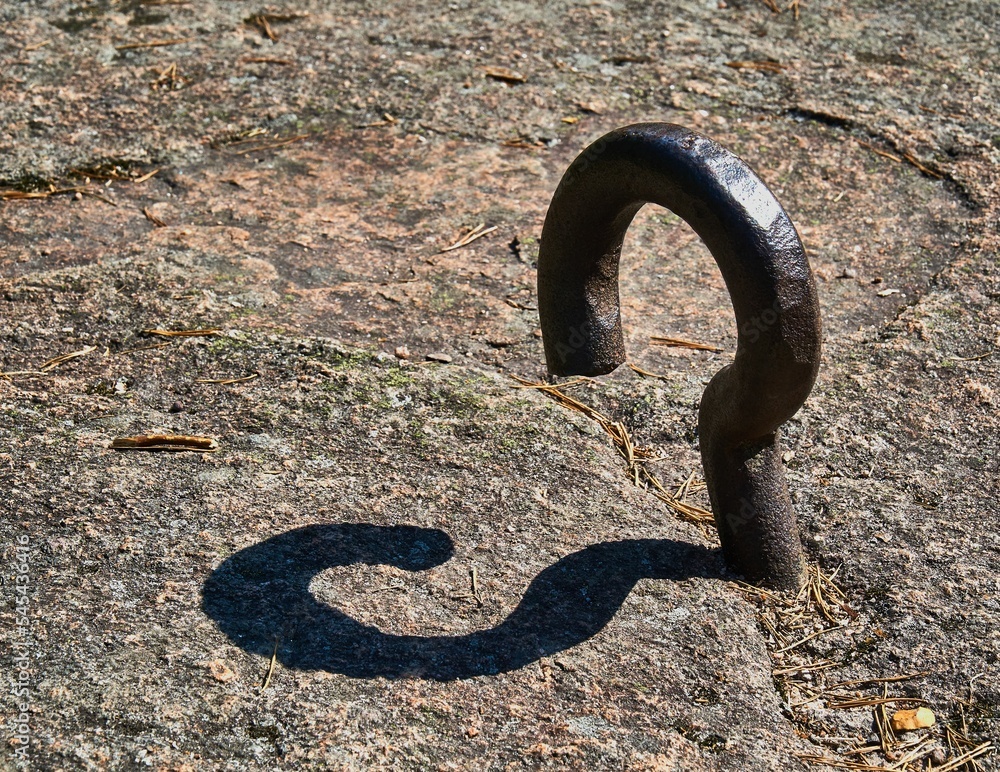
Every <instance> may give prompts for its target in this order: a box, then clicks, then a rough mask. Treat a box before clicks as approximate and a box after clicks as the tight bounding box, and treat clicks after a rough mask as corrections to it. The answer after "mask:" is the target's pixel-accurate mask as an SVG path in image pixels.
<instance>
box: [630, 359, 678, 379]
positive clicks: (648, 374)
mask: <svg viewBox="0 0 1000 772" xmlns="http://www.w3.org/2000/svg"><path fill="white" fill-rule="evenodd" d="M628 368H629V370H631V371H632V372H633V373H638V374H639V375H641V376H642V377H643V378H656V379H657V380H660V381H669V380H670V378H669V377H667V376H666V375H659V374H658V373H651V372H650V371H649V370H643V369H642V368H641V367H639V365H637V364H635V363H633V362H629V363H628Z"/></svg>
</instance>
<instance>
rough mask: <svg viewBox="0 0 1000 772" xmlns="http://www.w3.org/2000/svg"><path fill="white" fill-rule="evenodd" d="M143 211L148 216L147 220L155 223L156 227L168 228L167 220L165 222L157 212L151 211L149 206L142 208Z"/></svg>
mask: <svg viewBox="0 0 1000 772" xmlns="http://www.w3.org/2000/svg"><path fill="white" fill-rule="evenodd" d="M142 213H143V214H144V215H145V216H146V219H147V220H149V221H150V222H151V223H153V225H154V226H155V227H157V228H166V227H167V224H166V223H165V222H163V220H161V219H160V218H159V217H157V216H156V215H155V214H153V213H152V212H150V211H149V207H147V206H144V207H143V208H142Z"/></svg>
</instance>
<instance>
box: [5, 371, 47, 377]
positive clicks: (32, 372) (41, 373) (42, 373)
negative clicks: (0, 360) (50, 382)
mask: <svg viewBox="0 0 1000 772" xmlns="http://www.w3.org/2000/svg"><path fill="white" fill-rule="evenodd" d="M15 375H23V376H27V375H48V373H46V372H44V371H42V370H8V371H7V372H0V378H12V377H13V376H15Z"/></svg>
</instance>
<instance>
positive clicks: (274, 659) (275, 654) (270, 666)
mask: <svg viewBox="0 0 1000 772" xmlns="http://www.w3.org/2000/svg"><path fill="white" fill-rule="evenodd" d="M278 640H279V639H278V636H275V637H274V651H272V652H271V661H270V662H268V663H267V673H265V674H264V683H262V684H261V685H260V690H261V691H264V690H265V689H266V688H267V687H268V686H270V685H271V676H272V675H273V674H274V663H275V662H277V660H278Z"/></svg>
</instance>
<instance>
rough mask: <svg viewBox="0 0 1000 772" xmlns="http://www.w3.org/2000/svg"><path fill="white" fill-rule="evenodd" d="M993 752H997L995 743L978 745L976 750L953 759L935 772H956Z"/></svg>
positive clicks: (936, 768) (935, 769)
mask: <svg viewBox="0 0 1000 772" xmlns="http://www.w3.org/2000/svg"><path fill="white" fill-rule="evenodd" d="M992 750H995V749H994V747H993V743H983V744H982V745H977V746H976V747H975V748H973V749H972V750H970V751H966V752H965V753H963V754H962V755H961V756H957V757H955V758H953V759H952V760H951V761H949V762H948V763H947V764H945V765H944V766H940V767H935V768H934V772H954V771H955V770H956V769H958V768H959V767H964V766H965V765H966V764H968V763H969V762H970V761H973V759H978V758H979V757H980V756H984V755H986V754H987V753H989V752H990V751H992ZM973 763H975V762H973ZM977 766H978V765H977Z"/></svg>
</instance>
